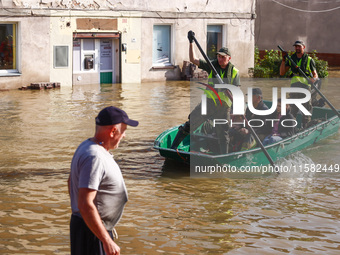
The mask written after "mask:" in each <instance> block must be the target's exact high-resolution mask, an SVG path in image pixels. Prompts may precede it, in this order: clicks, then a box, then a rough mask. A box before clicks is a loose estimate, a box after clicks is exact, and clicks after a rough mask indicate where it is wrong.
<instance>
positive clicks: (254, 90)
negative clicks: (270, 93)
mask: <svg viewBox="0 0 340 255" xmlns="http://www.w3.org/2000/svg"><path fill="white" fill-rule="evenodd" d="M255 95H260V96H262V90H261V89H260V88H253V96H255Z"/></svg>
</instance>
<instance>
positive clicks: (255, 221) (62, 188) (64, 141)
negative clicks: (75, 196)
mask: <svg viewBox="0 0 340 255" xmlns="http://www.w3.org/2000/svg"><path fill="white" fill-rule="evenodd" d="M241 81H242V90H244V91H246V90H245V88H246V87H247V86H253V87H255V86H257V87H261V88H262V89H263V91H264V97H265V98H268V99H271V88H272V87H280V86H287V84H288V83H289V81H287V80H252V79H243V80H241ZM339 84H340V79H339V78H338V79H335V78H329V79H328V80H327V81H324V85H323V88H322V91H323V92H324V94H325V95H326V97H327V98H328V99H329V100H330V101H331V102H332V103H333V104H334V106H335V107H336V108H337V109H340V100H339V90H338V86H339ZM109 105H115V106H117V107H120V108H122V109H124V110H125V111H126V112H127V113H128V114H129V117H130V118H132V119H136V120H139V121H140V125H139V126H138V127H137V128H129V129H128V130H127V134H126V138H125V139H123V141H122V142H121V144H120V147H119V148H118V149H117V150H115V151H113V154H114V155H115V160H116V161H117V163H118V164H119V165H120V167H121V169H122V172H123V175H124V178H125V181H126V186H127V189H128V193H129V201H128V203H127V206H126V207H125V211H124V214H123V217H122V219H121V221H120V222H119V223H118V226H117V232H118V234H119V239H118V240H117V244H118V245H119V246H120V247H121V252H122V254H251V253H253V254H288V253H290V254H339V249H340V234H339V233H340V213H339V212H340V178H339V177H340V174H339V173H328V174H323V175H322V176H320V175H317V174H314V175H309V176H307V177H303V176H297V177H299V178H296V177H293V176H291V178H284V177H281V176H278V177H270V178H258V179H228V178H224V179H195V178H190V176H189V168H188V167H187V166H184V165H180V164H178V163H174V162H171V161H165V160H164V158H162V157H160V156H159V154H158V152H157V151H155V150H154V149H152V146H153V141H154V140H155V138H156V137H157V136H158V135H159V134H160V133H161V132H163V131H164V130H166V129H168V128H170V127H172V126H175V125H178V124H181V123H183V122H185V121H186V120H187V116H188V114H189V112H190V109H189V108H190V83H189V82H184V81H177V82H175V81H169V82H163V83H143V84H123V85H121V84H114V85H106V86H102V87H99V86H98V85H95V86H81V87H73V88H61V89H60V90H48V91H5V92H0V117H1V122H0V130H1V131H0V177H1V178H0V225H1V229H0V254H26V253H28V254H70V251H69V250H70V244H69V220H70V214H71V209H70V202H69V197H68V193H67V183H66V182H67V178H68V174H69V167H70V162H71V159H72V156H73V153H74V151H75V149H76V148H77V146H78V145H79V144H80V143H81V142H82V141H83V140H85V139H87V138H89V137H92V136H93V134H94V128H95V125H94V118H95V116H96V115H97V113H98V112H99V111H100V110H101V109H102V108H104V107H106V106H109ZM339 142H340V135H339V133H338V134H336V135H334V136H332V137H330V138H327V139H325V140H323V141H321V142H320V143H318V144H315V145H313V146H311V147H309V148H307V149H305V150H303V151H302V152H299V153H296V154H294V155H292V156H290V157H289V158H288V159H287V160H288V161H293V162H299V161H300V162H314V163H316V164H317V163H319V164H328V165H330V164H339V163H340V154H339V151H340V143H339Z"/></svg>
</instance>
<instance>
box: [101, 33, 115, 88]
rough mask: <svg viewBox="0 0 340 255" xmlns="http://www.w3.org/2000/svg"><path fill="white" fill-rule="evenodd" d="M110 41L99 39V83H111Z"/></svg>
mask: <svg viewBox="0 0 340 255" xmlns="http://www.w3.org/2000/svg"><path fill="white" fill-rule="evenodd" d="M112 55H113V54H112V39H100V83H101V84H102V83H112V82H113V80H112V77H113V69H114V68H113V60H112Z"/></svg>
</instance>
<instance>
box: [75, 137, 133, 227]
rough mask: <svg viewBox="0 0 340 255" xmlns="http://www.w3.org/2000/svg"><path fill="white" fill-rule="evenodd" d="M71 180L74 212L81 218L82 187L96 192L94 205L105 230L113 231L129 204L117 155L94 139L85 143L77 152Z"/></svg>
mask: <svg viewBox="0 0 340 255" xmlns="http://www.w3.org/2000/svg"><path fill="white" fill-rule="evenodd" d="M70 177H71V178H70V181H71V189H70V196H71V207H72V213H73V214H74V215H77V216H79V217H81V215H80V212H79V209H78V189H79V188H88V189H92V190H96V191H97V195H96V197H95V201H94V204H95V206H96V207H97V209H98V212H99V215H100V217H101V219H102V222H103V224H104V226H105V228H106V229H107V230H112V229H113V228H114V226H115V225H116V224H117V222H118V221H119V219H120V218H121V216H122V214H123V209H124V205H125V204H126V202H127V201H128V196H127V190H126V187H125V183H124V179H123V176H122V173H121V171H120V168H119V166H118V165H117V163H116V162H115V160H114V159H113V155H112V154H111V153H109V152H108V151H107V150H106V149H105V148H103V147H102V146H100V145H98V144H96V143H94V142H92V141H90V140H86V141H84V142H83V143H81V144H80V145H79V147H78V149H77V150H76V152H75V153H74V156H73V159H72V163H71V175H70Z"/></svg>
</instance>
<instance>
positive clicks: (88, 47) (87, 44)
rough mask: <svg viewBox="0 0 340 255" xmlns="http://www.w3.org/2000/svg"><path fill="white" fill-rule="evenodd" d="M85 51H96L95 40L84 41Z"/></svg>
mask: <svg viewBox="0 0 340 255" xmlns="http://www.w3.org/2000/svg"><path fill="white" fill-rule="evenodd" d="M83 49H84V50H95V46H94V39H83Z"/></svg>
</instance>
